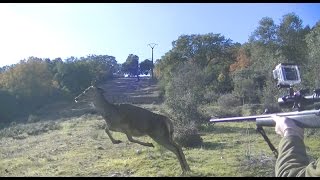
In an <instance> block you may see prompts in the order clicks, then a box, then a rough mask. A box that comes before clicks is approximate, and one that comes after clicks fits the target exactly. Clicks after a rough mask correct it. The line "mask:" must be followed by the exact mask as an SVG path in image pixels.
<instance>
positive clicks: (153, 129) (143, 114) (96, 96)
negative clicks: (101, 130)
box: [75, 86, 190, 174]
mask: <svg viewBox="0 0 320 180" xmlns="http://www.w3.org/2000/svg"><path fill="white" fill-rule="evenodd" d="M103 94H104V90H103V89H102V88H100V87H98V86H90V87H88V88H87V89H86V90H84V91H83V92H82V93H81V94H80V95H79V96H77V97H76V98H75V102H79V101H88V99H89V101H90V102H92V103H93V105H94V108H95V111H96V112H97V113H98V114H100V115H101V116H102V117H103V118H104V119H105V121H106V124H107V126H106V128H105V132H106V133H107V134H108V136H109V138H110V140H111V141H112V143H113V144H118V143H121V141H120V140H116V139H114V138H113V137H112V135H111V133H110V131H109V130H111V131H116V132H122V133H124V134H126V136H127V138H128V140H129V141H130V142H134V143H138V144H141V145H143V146H148V147H154V146H153V144H152V143H149V142H141V141H139V140H136V139H133V138H132V136H135V137H139V136H144V135H148V136H149V137H151V138H152V139H153V140H154V141H155V142H157V143H158V144H160V145H162V146H164V147H165V148H167V149H168V150H170V151H172V152H173V153H174V154H175V155H176V156H177V158H178V160H179V162H180V165H181V168H182V171H183V174H185V173H186V172H187V171H190V168H189V165H188V163H187V161H186V159H185V156H184V154H183V151H182V148H181V147H180V146H179V145H178V144H176V143H175V142H174V141H173V124H172V122H171V121H170V120H169V118H167V117H166V116H163V115H160V114H155V113H153V112H151V111H148V110H146V109H143V108H140V107H137V106H133V105H131V104H111V103H109V102H108V101H107V99H106V98H105V97H104V95H103Z"/></svg>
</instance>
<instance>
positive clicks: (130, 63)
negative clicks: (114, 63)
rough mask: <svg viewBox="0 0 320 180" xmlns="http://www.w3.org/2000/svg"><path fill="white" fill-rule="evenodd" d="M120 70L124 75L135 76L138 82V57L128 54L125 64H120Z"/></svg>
mask: <svg viewBox="0 0 320 180" xmlns="http://www.w3.org/2000/svg"><path fill="white" fill-rule="evenodd" d="M122 68H123V69H122V70H123V72H124V73H127V74H129V75H132V76H137V78H138V80H139V74H140V72H139V56H137V55H134V54H129V56H128V57H127V60H126V62H124V63H123V64H122Z"/></svg>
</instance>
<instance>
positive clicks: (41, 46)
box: [0, 3, 320, 67]
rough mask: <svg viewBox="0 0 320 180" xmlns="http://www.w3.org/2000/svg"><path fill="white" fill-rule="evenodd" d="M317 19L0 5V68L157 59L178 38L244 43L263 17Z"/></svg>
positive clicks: (237, 7)
mask: <svg viewBox="0 0 320 180" xmlns="http://www.w3.org/2000/svg"><path fill="white" fill-rule="evenodd" d="M291 12H294V13H296V14H297V15H298V16H299V17H300V19H302V21H303V25H304V26H306V25H309V26H310V27H312V26H314V25H315V24H316V22H318V21H320V3H227V4H223V3H25V4H24V3H17V4H14V3H0V67H2V66H5V65H11V64H15V63H18V62H19V61H20V60H22V59H27V58H28V57H30V56H34V57H39V58H50V59H55V58H58V57H60V58H62V59H63V60H64V59H66V58H68V57H71V56H74V57H78V58H80V57H86V56H87V55H90V54H95V55H110V56H114V57H115V58H116V60H117V62H118V63H123V62H124V61H125V60H126V59H127V57H128V55H129V54H135V55H138V56H139V61H140V62H141V61H143V60H145V59H151V53H152V50H151V47H150V46H148V44H150V43H156V44H157V45H156V46H155V47H154V49H153V59H154V60H156V59H160V58H161V56H163V55H165V53H166V52H168V51H169V50H171V49H172V42H173V41H175V40H177V39H178V37H179V36H181V35H191V34H207V33H214V34H218V33H220V34H221V35H223V36H224V37H225V38H227V39H228V38H230V39H231V40H232V41H233V42H239V43H241V44H242V43H245V42H247V41H248V38H249V36H250V35H251V33H252V32H253V31H254V30H255V29H256V28H257V27H258V25H259V21H260V20H261V19H262V18H263V17H270V18H272V19H273V20H274V21H275V23H276V24H279V23H280V20H281V19H282V16H283V15H285V14H288V13H291Z"/></svg>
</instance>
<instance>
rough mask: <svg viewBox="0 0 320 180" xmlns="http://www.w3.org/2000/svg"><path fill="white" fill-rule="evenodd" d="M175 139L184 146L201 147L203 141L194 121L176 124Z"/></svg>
mask: <svg viewBox="0 0 320 180" xmlns="http://www.w3.org/2000/svg"><path fill="white" fill-rule="evenodd" d="M174 139H175V141H176V142H177V143H178V144H180V145H181V146H183V147H199V146H201V145H202V143H203V140H202V138H201V136H200V134H199V133H198V130H197V127H196V125H195V123H193V122H191V123H189V124H181V125H180V126H176V128H175V135H174Z"/></svg>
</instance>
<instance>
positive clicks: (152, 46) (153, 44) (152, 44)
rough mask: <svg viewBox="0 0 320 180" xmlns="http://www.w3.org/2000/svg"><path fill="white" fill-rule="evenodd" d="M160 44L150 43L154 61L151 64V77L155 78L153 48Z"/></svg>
mask: <svg viewBox="0 0 320 180" xmlns="http://www.w3.org/2000/svg"><path fill="white" fill-rule="evenodd" d="M156 45H158V44H156V43H150V44H148V46H150V47H151V50H152V56H151V61H152V66H151V79H153V48H154V47H155V46H156Z"/></svg>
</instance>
